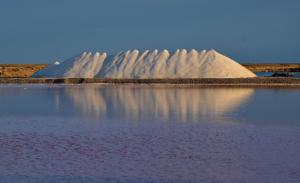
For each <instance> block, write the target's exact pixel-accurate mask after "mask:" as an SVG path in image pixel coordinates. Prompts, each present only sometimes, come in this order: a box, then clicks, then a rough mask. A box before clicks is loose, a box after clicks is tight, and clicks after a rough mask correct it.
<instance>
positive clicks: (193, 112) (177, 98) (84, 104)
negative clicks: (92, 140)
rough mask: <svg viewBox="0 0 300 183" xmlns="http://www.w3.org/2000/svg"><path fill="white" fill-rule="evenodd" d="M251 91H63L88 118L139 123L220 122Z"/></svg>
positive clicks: (88, 88)
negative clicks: (144, 121)
mask: <svg viewBox="0 0 300 183" xmlns="http://www.w3.org/2000/svg"><path fill="white" fill-rule="evenodd" d="M252 93H253V89H245V88H234V89H229V88H224V89H221V88H220V89H216V88H214V89H199V88H167V87H166V88H165V87H157V88H156V87H149V88H148V87H131V86H118V87H108V86H104V87H101V86H96V85H89V86H83V87H81V86H79V87H71V88H66V95H67V96H70V98H71V99H72V101H73V102H74V104H75V106H77V107H78V108H79V109H80V110H81V111H82V113H83V114H85V115H88V116H95V117H97V118H101V117H103V118H104V117H112V118H113V117H119V116H122V117H124V119H125V118H126V119H128V120H138V119H163V120H170V119H181V120H183V121H188V120H191V121H197V120H199V119H211V118H213V119H215V120H216V119H218V120H221V121H222V120H223V118H224V117H225V114H226V113H230V112H232V111H234V110H236V109H237V108H238V107H239V106H240V105H241V104H242V103H244V102H245V101H247V99H249V97H250V96H251V94H252Z"/></svg>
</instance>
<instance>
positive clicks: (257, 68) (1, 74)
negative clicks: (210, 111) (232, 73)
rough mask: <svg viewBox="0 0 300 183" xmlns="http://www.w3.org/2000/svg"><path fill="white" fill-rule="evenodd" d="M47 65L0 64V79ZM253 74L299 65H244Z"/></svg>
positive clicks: (25, 75) (293, 69)
mask: <svg viewBox="0 0 300 183" xmlns="http://www.w3.org/2000/svg"><path fill="white" fill-rule="evenodd" d="M46 66H47V64H0V78H28V77H30V76H32V74H33V73H35V72H36V71H38V70H41V69H43V68H45V67H46ZM244 66H245V67H247V68H248V69H249V70H251V71H253V72H300V64H244Z"/></svg>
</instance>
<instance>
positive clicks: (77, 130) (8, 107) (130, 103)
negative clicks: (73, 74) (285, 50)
mask: <svg viewBox="0 0 300 183" xmlns="http://www.w3.org/2000/svg"><path fill="white" fill-rule="evenodd" d="M0 102H1V105H0V182H1V183H2V182H91V183H94V182H95V183H96V182H109V183H110V182H114V183H115V182H121V183H123V182H124V183H129V182H134V183H138V182H157V183H161V182H162V183H167V182H168V183H169V182H172V183H173V182H174V183H175V182H184V183H185V182H204V183H232V182H238V183H239V182H246V183H248V182H249V183H250V182H262V183H268V182H270V183H271V182H272V183H276V182H278V183H281V182H292V183H294V182H295V183H298V182H300V156H299V154H300V110H299V109H300V90H297V89H254V88H205V89H204V88H193V87H174V86H159V85H157V86H146V85H0Z"/></svg>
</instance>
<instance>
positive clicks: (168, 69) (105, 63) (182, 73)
mask: <svg viewBox="0 0 300 183" xmlns="http://www.w3.org/2000/svg"><path fill="white" fill-rule="evenodd" d="M33 77H52V78H128V79H130V78H132V79H143V78H248V77H256V75H255V74H254V73H253V72H251V71H249V70H248V69H247V68H245V67H243V66H242V65H240V64H239V63H237V62H235V61H234V60H232V59H230V58H228V57H226V56H224V55H222V54H220V53H218V52H216V51H215V50H210V51H205V50H203V51H201V52H198V51H196V50H191V51H189V52H188V51H187V50H185V49H182V50H176V51H175V52H173V53H170V52H169V51H168V50H163V51H162V52H159V51H158V50H153V51H149V50H146V51H143V52H139V51H138V50H132V51H131V50H129V51H125V52H119V53H117V54H116V55H112V56H107V54H106V53H99V52H96V53H95V54H92V53H91V52H89V53H87V52H84V53H83V54H81V55H78V56H75V57H72V58H70V59H68V60H66V61H64V62H61V63H59V64H52V65H49V66H48V67H46V68H45V69H43V70H41V71H38V72H36V73H35V74H34V75H33Z"/></svg>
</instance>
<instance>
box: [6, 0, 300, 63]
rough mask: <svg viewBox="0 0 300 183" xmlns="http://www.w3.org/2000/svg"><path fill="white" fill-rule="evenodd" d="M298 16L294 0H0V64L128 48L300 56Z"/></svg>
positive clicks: (264, 58)
mask: <svg viewBox="0 0 300 183" xmlns="http://www.w3.org/2000/svg"><path fill="white" fill-rule="evenodd" d="M299 21H300V1H299V0H264V1H262V0H26V1H25V0H24V1H23V0H1V1H0V63H49V62H52V61H54V60H64V59H66V58H68V57H71V56H73V55H76V54H78V53H80V52H82V51H86V50H87V51H108V52H109V53H114V52H117V51H120V50H127V49H133V48H138V49H154V48H158V49H164V48H167V49H169V50H175V49H177V48H187V49H191V48H195V49H199V50H201V49H216V50H218V51H220V52H221V53H223V54H225V55H228V56H230V57H232V58H233V59H235V60H237V61H240V62H244V63H245V62H300V35H299V34H300V23H299Z"/></svg>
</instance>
